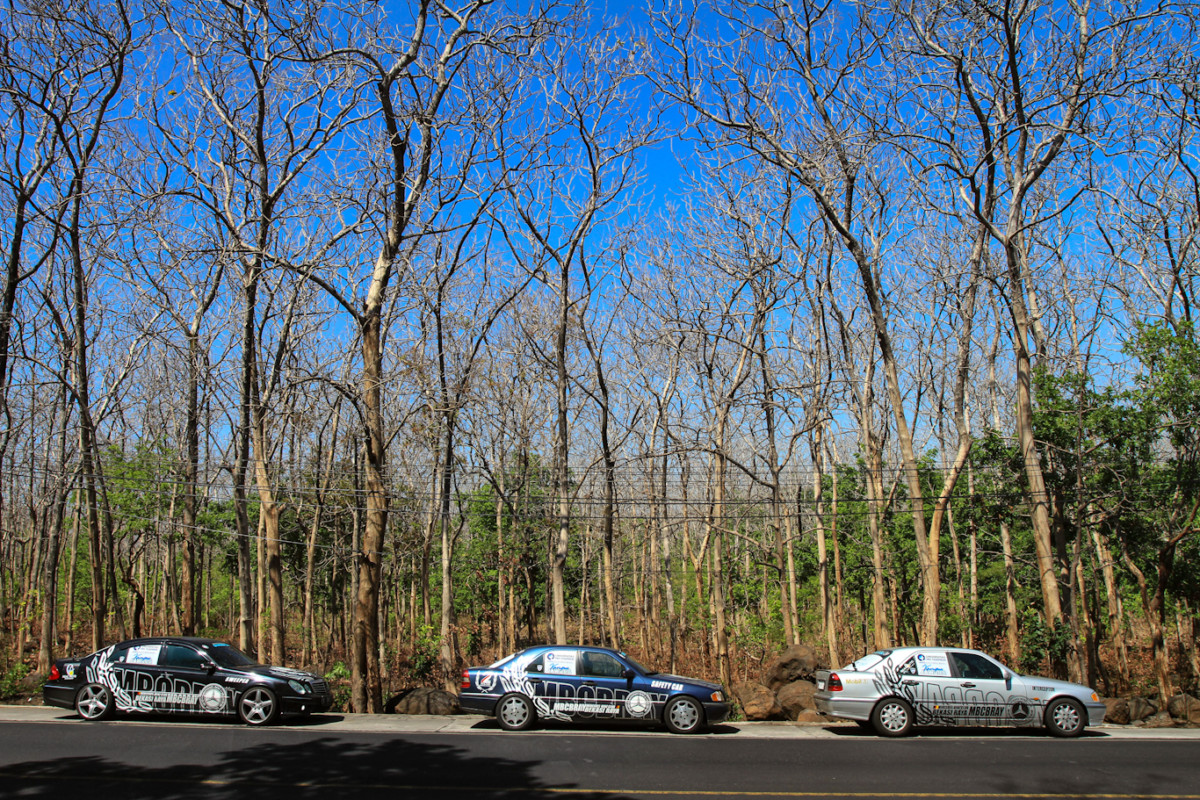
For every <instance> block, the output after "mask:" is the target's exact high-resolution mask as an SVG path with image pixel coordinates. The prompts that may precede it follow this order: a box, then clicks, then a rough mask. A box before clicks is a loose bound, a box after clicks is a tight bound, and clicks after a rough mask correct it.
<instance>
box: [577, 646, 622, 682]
mask: <svg viewBox="0 0 1200 800" xmlns="http://www.w3.org/2000/svg"><path fill="white" fill-rule="evenodd" d="M579 674H580V675H588V676H591V677H596V678H620V677H621V676H622V675H624V674H625V667H624V665H622V664H621V662H620V661H617V660H616V659H615V658H613V657H612V656H611V655H609V654H608V653H596V652H591V651H588V650H585V651H584V652H583V653H582V654H581V655H580V664H579Z"/></svg>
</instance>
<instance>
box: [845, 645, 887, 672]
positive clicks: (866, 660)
mask: <svg viewBox="0 0 1200 800" xmlns="http://www.w3.org/2000/svg"><path fill="white" fill-rule="evenodd" d="M891 654H892V651H891V650H879V651H876V652H874V653H867V654H866V655H865V656H863V657H862V658H860V659H858V660H857V661H852V662H850V663H849V664H847V665H846V666H844V667H842V669H848V670H853V671H855V672H862V671H863V670H866V669H870V668H871V667H873V666H875V665H876V664H878V663H879V662H880V661H883V660H884V659H885V658H887V657H888V656H890V655H891Z"/></svg>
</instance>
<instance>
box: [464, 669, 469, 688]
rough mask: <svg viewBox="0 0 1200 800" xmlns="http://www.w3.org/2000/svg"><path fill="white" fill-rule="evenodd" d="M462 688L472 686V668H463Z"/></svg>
mask: <svg viewBox="0 0 1200 800" xmlns="http://www.w3.org/2000/svg"><path fill="white" fill-rule="evenodd" d="M462 688H464V689H470V688H471V671H470V670H466V669H464V670H463V681H462Z"/></svg>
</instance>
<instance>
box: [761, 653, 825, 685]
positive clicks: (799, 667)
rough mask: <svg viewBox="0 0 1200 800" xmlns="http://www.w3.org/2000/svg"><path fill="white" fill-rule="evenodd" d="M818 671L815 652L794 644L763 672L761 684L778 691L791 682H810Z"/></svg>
mask: <svg viewBox="0 0 1200 800" xmlns="http://www.w3.org/2000/svg"><path fill="white" fill-rule="evenodd" d="M817 669H819V664H818V662H817V652H816V651H815V650H813V649H812V648H811V647H809V646H808V645H806V644H794V645H792V646H791V647H789V648H788V649H786V650H784V651H783V652H782V653H780V654H779V655H778V656H777V657H776V658H775V660H774V661H772V662H771V663H770V664H768V665H767V668H766V670H764V671H763V683H765V684H766V685H767V687H768V688H769V689H770V690H771V691H773V692H774V691H778V689H779V687H780V686H785V685H787V684H789V683H792V682H793V681H799V680H812V678H813V675H814V674H815V673H816V671H817Z"/></svg>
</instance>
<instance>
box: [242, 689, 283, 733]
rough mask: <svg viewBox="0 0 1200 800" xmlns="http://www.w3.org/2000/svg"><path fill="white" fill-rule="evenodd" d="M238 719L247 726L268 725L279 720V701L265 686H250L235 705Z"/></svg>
mask: <svg viewBox="0 0 1200 800" xmlns="http://www.w3.org/2000/svg"><path fill="white" fill-rule="evenodd" d="M237 713H238V718H239V719H241V721H242V722H244V723H246V724H247V725H270V724H271V723H272V722H274V721H275V720H277V719H279V700H278V699H277V698H276V697H275V693H274V692H272V691H271V690H270V689H268V688H267V687H265V686H251V687H250V688H249V689H247V690H246V691H245V692H243V693H242V696H241V698H240V699H239V700H238V704H237Z"/></svg>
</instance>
